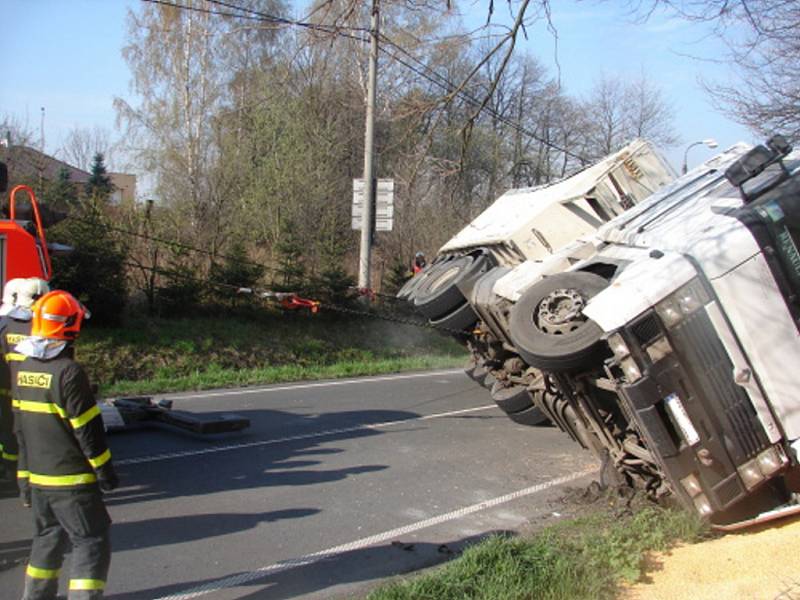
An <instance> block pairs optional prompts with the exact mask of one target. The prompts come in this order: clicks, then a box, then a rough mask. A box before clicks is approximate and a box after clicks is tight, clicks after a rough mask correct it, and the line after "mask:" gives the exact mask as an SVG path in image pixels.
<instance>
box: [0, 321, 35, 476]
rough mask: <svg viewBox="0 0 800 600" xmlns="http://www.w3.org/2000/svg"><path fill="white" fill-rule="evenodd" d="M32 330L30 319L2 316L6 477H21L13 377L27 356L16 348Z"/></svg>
mask: <svg viewBox="0 0 800 600" xmlns="http://www.w3.org/2000/svg"><path fill="white" fill-rule="evenodd" d="M30 332H31V322H30V319H26V320H19V319H16V318H14V317H11V316H5V317H2V318H0V351H1V352H2V357H0V452H2V459H3V466H4V467H5V473H6V475H5V476H6V478H7V479H8V478H12V481H14V482H15V483H16V479H17V458H18V454H19V446H18V444H17V436H16V435H14V416H13V414H12V412H11V377H12V376H13V374H14V372H15V371H16V369H15V367H16V363H18V362H19V361H20V360H22V359H23V358H25V357H24V356H23V355H21V354H18V353H16V352H14V346H16V345H17V343H18V342H21V341H22V340H23V339H24V338H25V337H27V336H28V335H29V334H30Z"/></svg>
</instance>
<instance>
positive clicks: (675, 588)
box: [621, 517, 800, 600]
mask: <svg viewBox="0 0 800 600" xmlns="http://www.w3.org/2000/svg"><path fill="white" fill-rule="evenodd" d="M798 557H800V517H795V518H793V519H787V520H784V521H776V522H774V523H770V524H768V525H764V526H762V527H761V528H758V529H756V528H754V529H751V530H749V531H747V532H741V533H732V534H728V535H725V536H724V537H721V538H718V539H713V540H709V541H706V542H702V543H699V544H692V545H686V546H678V547H676V548H674V549H673V550H671V551H669V552H666V553H661V554H655V555H652V556H650V557H648V559H647V561H648V568H647V569H646V572H647V575H646V578H645V579H646V580H645V581H643V582H640V583H637V584H636V585H633V586H626V587H625V589H624V592H623V594H622V595H621V598H622V599H623V600H645V599H646V600H676V599H680V598H691V599H692V600H718V599H720V598H736V599H737V600H748V599H751V598H753V599H755V598H758V599H762V598H763V599H771V600H790V599H800V561H799V560H798Z"/></svg>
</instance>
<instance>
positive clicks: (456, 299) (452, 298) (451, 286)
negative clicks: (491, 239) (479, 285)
mask: <svg viewBox="0 0 800 600" xmlns="http://www.w3.org/2000/svg"><path fill="white" fill-rule="evenodd" d="M445 264H446V267H444V268H442V269H440V270H438V271H437V272H436V273H434V274H432V275H431V276H430V277H428V278H427V280H426V281H424V282H422V284H421V285H420V286H419V287H417V288H416V289H415V291H414V306H415V307H416V308H417V310H418V311H419V312H421V313H422V314H423V315H425V316H426V317H428V318H429V319H433V320H436V319H441V318H443V317H445V316H446V315H447V314H449V313H451V312H452V311H453V310H455V309H456V308H459V307H460V306H461V305H462V304H464V302H465V301H466V299H465V298H464V294H463V293H462V292H461V290H459V289H458V284H462V285H463V284H465V283H468V282H470V281H471V280H474V279H477V278H478V277H479V276H480V275H482V274H483V273H485V272H486V271H487V270H488V269H489V268H491V267H492V266H493V264H492V260H491V258H490V256H489V255H488V254H478V255H468V256H462V257H461V258H456V259H455V260H452V261H450V262H448V263H445Z"/></svg>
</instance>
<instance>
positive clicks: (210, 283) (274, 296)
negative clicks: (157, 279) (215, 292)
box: [124, 262, 471, 335]
mask: <svg viewBox="0 0 800 600" xmlns="http://www.w3.org/2000/svg"><path fill="white" fill-rule="evenodd" d="M124 264H125V265H126V266H128V267H131V268H135V269H142V270H144V271H150V272H152V273H155V274H157V275H164V276H166V277H171V278H172V277H177V278H179V279H184V280H186V281H191V282H193V283H197V284H198V285H201V286H206V287H214V288H218V289H221V290H227V291H230V292H234V293H237V294H251V295H254V296H256V297H257V298H260V299H261V300H266V301H272V302H280V301H282V300H283V299H285V298H290V297H292V296H294V297H296V298H299V296H298V295H297V294H295V293H294V292H275V291H273V290H265V289H260V288H246V287H241V286H238V285H233V284H230V283H223V282H221V281H214V280H212V279H198V278H197V277H192V276H191V275H187V274H184V273H180V272H177V271H167V270H165V269H159V268H158V267H148V266H145V265H138V264H136V263H132V262H125V263H124ZM158 289H163V288H158ZM317 306H319V307H320V308H324V309H326V310H330V311H333V312H338V313H342V314H348V315H354V316H359V317H368V318H371V319H378V320H381V321H388V322H391V323H398V324H401V325H410V326H413V327H421V328H423V329H433V330H436V331H442V332H445V333H450V334H454V335H465V334H470V333H471V332H470V331H466V330H460V329H452V328H450V327H442V326H440V325H434V324H432V323H430V322H428V321H416V320H414V319H406V318H403V317H397V316H395V315H390V314H386V313H383V314H382V313H377V312H373V311H367V310H358V309H354V308H349V307H346V306H341V305H339V304H333V303H330V302H317Z"/></svg>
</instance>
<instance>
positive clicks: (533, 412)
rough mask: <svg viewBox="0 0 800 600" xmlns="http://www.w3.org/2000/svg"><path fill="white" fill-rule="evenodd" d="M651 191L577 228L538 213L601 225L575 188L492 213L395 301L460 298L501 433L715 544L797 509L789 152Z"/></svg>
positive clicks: (799, 227)
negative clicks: (581, 454)
mask: <svg viewBox="0 0 800 600" xmlns="http://www.w3.org/2000/svg"><path fill="white" fill-rule="evenodd" d="M648 164H650V165H658V161H657V160H651V161H650V162H649V163H648ZM656 170H658V167H656ZM587 171H588V170H587ZM612 171H613V169H612ZM601 172H603V169H600V168H598V169H597V173H595V174H594V175H593V176H596V175H597V174H599V173H601ZM606 172H611V171H608V169H606ZM584 173H586V172H584ZM648 177H649V178H650V179H651V180H657V179H658V178H656V177H653V175H652V174H651V175H648ZM595 181H600V180H598V179H595ZM622 185H631V182H630V181H628V182H623V183H622ZM589 187H591V186H589ZM597 187H599V186H595V187H594V188H592V189H597ZM611 187H612V188H614V189H615V191H616V192H619V190H617V189H616V187H615V186H614V185H612V186H611ZM651 187H652V188H653V189H652V192H653V193H652V194H650V195H648V196H646V197H645V196H644V195H643V194H641V193H639V195H638V196H636V201H635V202H631V203H629V205H627V206H626V207H625V209H624V210H618V211H617V212H616V213H614V214H615V215H616V216H611V215H608V216H609V217H610V218H601V219H600V221H602V222H600V223H598V224H597V227H593V228H592V227H590V228H586V229H583V228H581V227H574V224H572V225H571V224H570V223H571V222H570V221H569V220H568V219H561V218H560V216H559V215H560V214H561V213H559V212H557V211H552V208H553V207H555V206H557V207H558V210H561V211H563V210H564V209H565V208H566V207H569V206H578V207H580V209H581V210H591V211H593V213H592V214H593V215H594V216H598V215H600V213H599V212H598V211H597V210H596V208H597V206H593V205H592V203H589V202H587V198H592V197H593V194H592V193H590V192H587V190H586V189H584V188H586V186H585V181H583V182H582V181H581V179H580V174H579V176H577V178H576V179H575V180H573V181H570V180H567V181H566V182H562V184H557V185H556V186H550V188H549V189H547V191H542V190H533V191H531V192H530V193H531V194H532V195H534V196H536V197H538V198H540V199H542V200H543V201H542V202H541V204H537V203H536V202H534V201H533V200H532V199H527V200H526V202H527V206H528V207H532V206H536V207H537V209H538V212H536V213H535V214H533V211H529V212H527V213H525V212H524V211H523V212H522V213H520V214H517V212H519V211H517V212H514V210H511V208H510V205H509V206H506V204H507V203H508V202H510V200H509V199H510V198H513V196H514V194H509V195H507V196H504V197H503V198H501V200H503V202H500V201H498V203H497V204H496V205H495V206H493V207H492V208H491V209H489V211H487V212H486V213H484V214H483V215H481V217H479V218H478V219H476V221H475V222H473V224H471V225H470V226H468V227H467V228H465V229H464V230H463V231H462V232H461V233H459V234H458V235H457V236H455V237H454V238H453V239H452V240H451V241H450V242H448V244H446V245H445V246H444V247H443V249H442V254H441V256H440V260H439V261H437V262H438V264H440V265H443V266H440V267H439V268H438V271H437V270H436V269H433V275H432V276H431V277H430V278H427V284H426V283H423V284H422V286H421V288H419V289H421V290H422V292H421V293H420V295H419V296H418V297H417V298H414V297H413V293H412V294H411V296H412V300H414V302H415V304H417V305H420V304H422V305H423V306H424V305H425V303H426V302H428V301H429V300H430V297H431V295H433V296H438V297H441V296H443V295H444V293H445V292H452V290H453V289H455V290H456V292H460V295H459V296H458V297H459V298H461V299H462V302H464V305H461V306H460V307H459V309H458V310H460V311H461V314H467V312H468V313H469V316H468V317H465V318H464V320H463V321H462V322H460V323H455V324H456V325H458V326H459V328H460V329H462V331H454V332H453V333H456V335H457V337H459V339H461V340H463V341H464V343H465V344H466V345H467V347H469V348H470V349H471V351H472V353H473V365H472V366H471V368H470V369H469V372H470V374H471V375H472V376H473V377H475V378H476V379H477V380H479V381H483V382H484V383H486V381H487V380H488V382H489V383H487V386H490V387H491V389H492V396H493V398H494V399H495V401H496V402H497V403H498V405H499V406H500V407H501V408H503V410H505V412H506V413H507V414H508V415H509V416H510V417H511V418H512V419H513V420H515V421H516V422H518V423H523V424H527V425H536V424H538V423H540V422H542V421H543V420H545V419H549V420H550V421H551V422H553V423H554V424H556V425H557V426H558V427H560V428H561V429H562V430H564V431H565V432H566V433H568V434H569V435H571V436H572V437H573V438H574V439H575V440H576V441H578V442H579V443H580V444H582V445H583V446H585V447H587V448H590V449H591V450H593V451H594V452H595V453H596V454H597V455H598V456H599V457H601V458H602V459H603V464H604V469H603V472H604V477H606V478H608V477H612V478H614V479H616V480H617V482H620V483H626V484H629V485H632V486H634V487H638V488H641V489H643V490H645V491H646V492H647V493H649V494H651V495H652V496H654V497H665V496H672V497H677V498H678V500H680V501H681V502H682V503H683V504H684V505H685V506H686V507H688V508H691V509H694V510H696V511H697V512H698V513H699V514H700V515H702V516H704V517H706V518H708V519H710V520H711V521H712V522H714V523H715V524H717V525H720V526H723V527H727V526H731V524H735V523H741V522H743V521H747V520H748V519H753V518H758V516H759V515H762V514H764V513H768V514H772V513H770V511H774V510H775V509H778V508H779V507H784V509H785V510H790V511H794V510H800V509H796V508H795V507H794V501H795V499H796V498H795V493H796V492H797V491H800V485H798V484H799V483H800V477H798V475H799V474H800V468H798V465H800V460H799V457H798V454H800V395H799V394H798V392H797V390H798V385H797V382H796V381H797V379H796V376H795V373H794V368H795V367H796V366H798V365H800V252H798V245H800V152H791V148H790V147H789V146H788V144H786V142H785V140H783V138H781V137H780V136H775V137H773V138H772V139H770V140H769V141H768V142H767V144H766V145H764V146H756V147H755V148H752V147H750V146H749V145H746V144H737V145H735V146H733V147H732V148H729V149H728V150H726V151H725V152H723V153H721V154H720V155H718V156H716V157H715V158H713V159H712V160H709V161H707V162H705V163H703V164H702V165H700V166H699V167H697V168H696V169H694V170H692V171H690V172H689V173H687V174H686V175H684V176H682V177H681V178H679V179H676V180H674V181H671V178H669V177H666V176H665V177H664V178H663V179H661V180H660V182H659V184H658V185H653V186H651ZM576 189H580V190H583V191H582V195H581V194H578V196H580V198H579V199H578V201H577V202H576V201H575V200H574V199H575V198H576V197H578V196H576V194H574V193H573V191H574V190H576ZM633 191H634V195H635V189H634V190H633ZM639 191H640V192H641V190H639ZM634 195H632V196H631V197H634ZM624 197H626V193H625V192H623V193H621V194H619V193H618V194H617V198H624ZM504 199H505V200H504ZM559 199H560V200H559ZM516 208H517V209H518V208H519V207H516ZM568 210H569V211H570V214H571V215H572V216H575V215H576V214H580V213H576V211H574V210H573V209H572V208H569V209H568ZM504 215H505V216H508V217H510V222H504V223H502V225H500V224H495V225H492V223H491V222H492V221H493V220H494V221H503V219H504V218H505V217H504ZM526 215H527V216H526ZM528 217H530V218H528ZM554 218H555V220H553V219H554ZM542 219H544V221H542ZM584 222H586V221H585V219H584ZM555 224H561V225H562V226H563V227H564V229H563V230H562V231H561V233H560V236H556V235H555V234H553V233H552V231H553V230H554V229H558V228H557V227H556V226H555ZM569 227H573V229H572V233H573V234H574V235H570V234H569V231H568V229H569ZM489 232H493V234H492V235H489ZM524 232H528V234H529V235H528V237H527V238H525V237H524V235H521V234H522V233H524ZM537 232H538V233H541V234H542V236H541V237H544V238H545V239H558V240H559V241H560V243H559V244H558V246H557V247H556V245H554V244H550V247H549V248H548V247H547V245H546V244H542V243H540V242H541V240H540V239H539V238H540V236H539V235H537ZM543 232H547V233H543ZM518 234H520V235H519V236H518ZM518 238H519V239H518ZM520 240H521V241H520ZM457 251H461V252H462V254H461V255H458V254H455V253H456V252H457ZM464 252H469V253H471V255H472V256H481V257H483V258H482V259H481V260H482V261H483V264H482V266H481V269H480V270H479V271H477V272H473V273H471V274H470V275H469V277H461V275H460V273H461V271H460V270H459V268H456V269H455V275H453V273H454V269H453V267H456V266H457V265H458V262H457V261H459V260H461V261H463V260H464V258H463V257H464V254H463V253H464ZM448 265H450V266H448ZM437 272H438V273H439V276H440V275H441V274H442V273H450V277H449V278H444V280H443V281H437V279H438V278H439V276H437V274H436V273H437ZM423 281H424V280H423ZM426 285H427V289H426ZM431 288H432V290H433V291H432V290H431ZM426 294H427V297H426ZM455 297H456V296H455V295H453V296H452V298H455ZM420 298H421V300H420ZM438 299H439V300H440V299H441V298H438ZM451 301H452V300H451ZM443 305H444V304H443V303H441V302H440V304H439V308H440V309H441V308H442V306H443ZM423 314H426V316H429V317H431V315H430V314H428V313H426V312H425V311H423ZM476 319H477V324H476V323H475V320H476ZM435 321H436V319H433V322H434V323H435ZM462 325H463V326H462ZM467 325H468V326H469V330H467V327H466V326H467ZM786 507H789V508H786Z"/></svg>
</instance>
